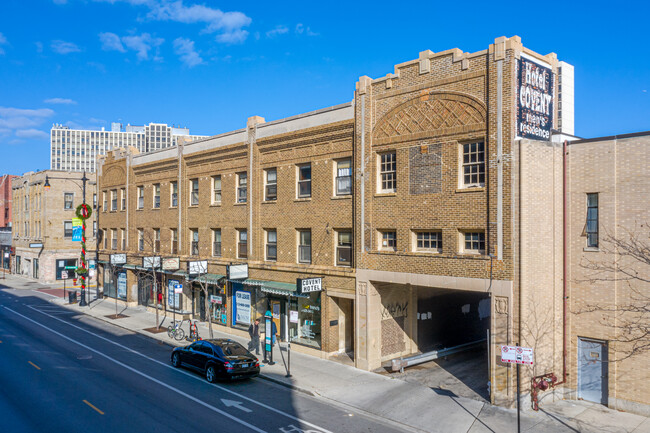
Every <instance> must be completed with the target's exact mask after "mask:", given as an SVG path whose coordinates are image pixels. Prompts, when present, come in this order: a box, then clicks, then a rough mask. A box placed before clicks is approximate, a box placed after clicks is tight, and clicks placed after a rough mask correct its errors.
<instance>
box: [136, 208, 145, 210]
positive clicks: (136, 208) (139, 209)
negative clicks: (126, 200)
mask: <svg viewBox="0 0 650 433" xmlns="http://www.w3.org/2000/svg"><path fill="white" fill-rule="evenodd" d="M135 210H144V208H142V207H137V208H135Z"/></svg>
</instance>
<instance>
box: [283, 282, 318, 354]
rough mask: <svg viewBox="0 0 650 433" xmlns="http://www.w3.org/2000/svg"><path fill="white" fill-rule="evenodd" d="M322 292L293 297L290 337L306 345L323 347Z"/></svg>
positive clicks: (293, 340) (290, 315)
mask: <svg viewBox="0 0 650 433" xmlns="http://www.w3.org/2000/svg"><path fill="white" fill-rule="evenodd" d="M320 295H321V294H320V292H315V293H311V294H310V295H309V297H308V298H292V299H291V303H290V308H289V339H290V340H291V341H292V342H294V343H299V344H304V345H306V346H311V347H315V348H317V349H320V347H321V310H320V298H321V296H320Z"/></svg>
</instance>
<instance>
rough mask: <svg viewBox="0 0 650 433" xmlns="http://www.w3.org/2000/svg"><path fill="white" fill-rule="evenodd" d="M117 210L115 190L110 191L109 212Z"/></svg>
mask: <svg viewBox="0 0 650 433" xmlns="http://www.w3.org/2000/svg"><path fill="white" fill-rule="evenodd" d="M116 210H117V190H116V189H112V190H111V212H115V211H116Z"/></svg>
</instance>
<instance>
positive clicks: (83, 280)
mask: <svg viewBox="0 0 650 433" xmlns="http://www.w3.org/2000/svg"><path fill="white" fill-rule="evenodd" d="M87 181H88V178H87V177H86V172H85V171H84V175H83V177H82V178H81V182H82V184H83V186H82V189H81V190H82V197H81V198H82V205H83V207H82V210H81V212H82V215H83V216H84V218H82V220H81V268H82V269H84V270H86V272H82V273H81V300H80V301H79V306H80V307H85V306H87V305H88V303H87V302H86V276H87V275H88V274H87V272H88V267H87V265H86V218H87V216H88V212H87V210H86V182H87Z"/></svg>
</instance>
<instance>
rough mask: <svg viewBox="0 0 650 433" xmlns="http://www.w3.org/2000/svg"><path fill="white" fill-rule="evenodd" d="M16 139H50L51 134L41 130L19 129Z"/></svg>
mask: <svg viewBox="0 0 650 433" xmlns="http://www.w3.org/2000/svg"><path fill="white" fill-rule="evenodd" d="M16 137H19V138H49V137H50V134H48V133H47V132H44V131H41V130H39V129H33V128H31V129H19V130H17V131H16Z"/></svg>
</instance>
